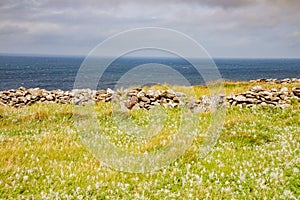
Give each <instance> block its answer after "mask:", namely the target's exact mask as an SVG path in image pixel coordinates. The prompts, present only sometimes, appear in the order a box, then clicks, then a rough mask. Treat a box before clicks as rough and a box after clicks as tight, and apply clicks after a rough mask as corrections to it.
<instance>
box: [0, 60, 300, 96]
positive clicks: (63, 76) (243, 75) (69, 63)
mask: <svg viewBox="0 0 300 200" xmlns="http://www.w3.org/2000/svg"><path fill="white" fill-rule="evenodd" d="M83 60H84V57H53V56H7V55H5V56H4V55H2V56H0V90H1V91H2V90H9V89H16V88H18V87H20V86H23V87H25V88H31V87H33V88H35V87H39V88H44V89H47V90H54V89H62V90H71V89H73V85H74V81H75V77H76V74H77V72H78V69H79V67H80V65H81V63H82V62H83ZM214 62H215V64H216V66H217V67H218V69H219V71H220V74H221V77H222V78H223V79H226V80H236V81H249V80H252V79H261V78H274V79H283V78H300V59H246V58H245V59H240V58H239V59H223V58H216V59H214ZM148 63H156V64H161V65H166V66H169V67H171V68H172V69H175V70H176V71H178V72H179V73H180V74H182V75H183V76H184V77H185V78H186V79H187V80H188V82H189V83H190V84H191V85H199V84H205V82H204V80H203V78H202V77H201V76H199V74H198V72H197V71H196V70H195V69H194V68H193V67H192V65H191V64H190V63H189V62H188V61H186V60H184V59H179V58H141V57H138V58H128V57H127V58H120V59H117V60H116V61H114V62H113V63H112V64H111V65H110V66H109V67H108V68H107V70H106V71H105V72H104V73H103V74H102V77H101V78H100V82H99V83H98V87H97V88H98V89H106V88H109V87H110V88H114V86H115V84H116V83H117V82H118V80H119V79H120V78H121V77H122V75H124V74H125V73H126V72H128V71H129V70H131V69H133V68H135V67H136V66H140V65H143V64H148ZM135 73H139V72H138V71H136V72H135ZM151 73H152V72H151ZM151 73H149V74H151ZM162 73H164V72H162ZM165 73H166V74H161V73H160V75H161V76H162V77H170V75H169V74H168V72H165ZM154 74H155V73H154ZM135 75H136V77H139V74H135ZM140 78H142V77H140ZM166 80H168V79H166ZM173 81H174V80H173ZM175 81H176V80H175ZM166 82H167V83H168V81H166ZM162 84H163V83H162Z"/></svg>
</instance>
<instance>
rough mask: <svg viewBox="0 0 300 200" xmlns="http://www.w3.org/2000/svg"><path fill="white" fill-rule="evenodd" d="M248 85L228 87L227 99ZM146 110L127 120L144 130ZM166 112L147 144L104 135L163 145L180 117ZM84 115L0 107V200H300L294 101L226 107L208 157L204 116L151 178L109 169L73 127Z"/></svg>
mask: <svg viewBox="0 0 300 200" xmlns="http://www.w3.org/2000/svg"><path fill="white" fill-rule="evenodd" d="M250 86H251V84H246V83H225V89H226V92H227V93H228V94H230V93H237V92H243V91H245V90H247V89H249V87H250ZM265 87H280V86H279V85H275V86H274V85H273V86H268V85H267V86H265ZM288 87H291V86H288ZM205 90H206V89H205V88H204V87H201V86H197V87H196V91H197V94H199V95H202V94H206V93H207V91H205ZM96 110H97V113H98V115H97V117H98V119H99V124H100V125H101V124H102V123H105V122H107V123H106V125H107V126H111V128H113V126H114V125H113V124H109V122H110V121H111V117H112V115H111V112H110V111H111V104H103V103H100V104H98V105H96ZM147 112H149V111H145V110H139V111H132V112H130V113H129V116H127V117H132V118H134V119H136V120H138V121H137V123H139V124H140V125H147V123H148V122H147V120H150V118H147V116H148V113H147ZM167 112H170V113H171V114H170V116H171V118H170V119H168V120H169V121H167V126H169V127H167V128H165V129H164V131H163V133H162V134H160V135H156V136H154V137H153V138H152V139H151V140H148V141H147V142H148V143H147V144H144V143H142V145H141V144H140V145H137V144H136V143H137V142H138V141H137V140H130V138H129V137H123V136H122V135H120V134H117V133H116V132H114V131H110V132H109V131H108V132H107V134H108V135H109V136H110V137H111V141H112V142H115V143H116V145H117V146H118V145H119V147H120V148H125V147H128V148H129V150H130V151H134V152H145V151H150V150H153V149H157V148H161V144H160V142H161V141H162V140H164V139H165V138H167V136H169V135H170V134H172V131H171V130H172V125H173V124H176V120H178V119H177V118H176V117H177V115H176V112H177V111H170V110H169V111H167ZM79 115H80V113H76V112H75V113H73V107H72V106H71V105H58V104H35V105H32V106H29V107H25V108H21V109H15V108H8V107H0V199H16V198H19V199H31V198H37V199H40V198H43V199H54V198H62V199H93V198H95V199H203V198H207V199H224V198H225V199H232V198H236V199H245V198H246V199H250V198H251V199H252V198H254V199H263V198H267V199H273V198H274V199H299V198H300V189H299V188H300V179H299V177H300V160H299V158H300V106H299V103H297V102H293V105H292V107H290V108H287V109H284V110H283V109H279V108H274V107H260V108H252V109H250V108H238V107H231V108H228V110H227V113H226V119H225V123H224V127H223V130H222V133H221V135H220V137H219V139H218V141H217V144H216V145H215V147H214V148H213V149H212V151H211V152H210V153H209V154H208V155H207V156H206V157H204V158H202V157H201V156H200V151H199V150H200V147H201V144H202V141H203V138H202V137H201V133H202V132H203V131H205V130H206V129H207V127H208V125H209V121H210V115H209V114H199V119H200V121H199V127H201V128H199V130H198V135H197V136H196V139H195V140H194V141H193V143H192V145H191V147H190V148H189V149H188V150H187V151H186V152H185V153H184V154H183V155H181V156H180V157H179V158H177V159H176V160H175V161H173V162H172V163H171V164H170V165H167V166H165V167H163V168H161V169H159V170H157V171H154V172H151V173H126V172H120V171H117V170H114V169H111V168H109V167H107V166H104V165H103V164H102V163H101V162H100V161H99V160H97V159H96V158H95V157H94V156H93V155H92V154H91V153H90V152H89V151H88V150H87V149H86V148H85V146H84V145H83V144H82V141H81V140H80V139H79V135H78V132H77V129H76V128H75V126H74V118H75V117H76V116H77V117H78V116H79ZM172 117H173V118H172ZM174 120H175V122H174ZM200 125H201V126H200ZM111 130H112V129H111ZM118 142H119V143H118ZM143 142H145V141H143ZM125 144H126V145H127V146H124V145H125ZM133 144H134V145H133ZM122 145H123V146H122Z"/></svg>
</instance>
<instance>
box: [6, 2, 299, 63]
mask: <svg viewBox="0 0 300 200" xmlns="http://www.w3.org/2000/svg"><path fill="white" fill-rule="evenodd" d="M299 10H300V1H299V0H123V1H122V0H106V1H103V0H1V1H0V53H9V54H10V53H12V54H45V55H87V54H88V53H89V52H90V51H91V50H92V49H93V48H94V47H95V46H96V45H98V44H99V43H101V42H102V41H104V40H105V39H106V38H108V37H111V36H113V35H115V34H118V33H119V32H122V31H125V30H128V29H133V28H142V27H162V28H169V29H174V30H176V31H180V32H182V33H184V34H186V35H188V36H190V37H192V38H193V39H195V40H196V41H197V42H198V43H199V44H201V45H202V46H203V47H204V48H205V49H206V50H207V52H208V53H209V54H210V55H211V56H212V57H234V58H239V57H243V58H285V57H292V58H296V57H297V58H300V12H299ZM162 42H163V41H162Z"/></svg>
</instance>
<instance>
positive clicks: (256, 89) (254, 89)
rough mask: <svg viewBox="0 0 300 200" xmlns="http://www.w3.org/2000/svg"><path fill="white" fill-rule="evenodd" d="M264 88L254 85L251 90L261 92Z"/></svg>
mask: <svg viewBox="0 0 300 200" xmlns="http://www.w3.org/2000/svg"><path fill="white" fill-rule="evenodd" d="M263 90H264V88H263V87H262V86H254V87H252V88H251V89H250V91H252V92H260V91H263Z"/></svg>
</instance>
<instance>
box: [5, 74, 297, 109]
mask: <svg viewBox="0 0 300 200" xmlns="http://www.w3.org/2000/svg"><path fill="white" fill-rule="evenodd" d="M285 80H287V79H285ZM289 80H290V81H295V80H297V81H299V79H289ZM285 82H286V81H285ZM289 83H290V82H289ZM99 101H102V102H111V101H115V102H120V103H121V105H122V106H123V107H124V108H125V109H130V110H131V109H141V108H142V109H151V108H153V107H154V106H156V105H162V106H164V107H170V108H176V107H180V106H182V105H186V106H187V107H188V108H190V109H192V110H194V111H197V112H206V111H209V110H211V109H214V108H216V107H218V106H240V107H256V106H278V107H281V108H286V107H288V106H290V105H291V103H293V102H297V101H298V102H300V88H297V87H294V88H292V89H290V90H289V89H288V88H287V87H282V88H281V89H279V90H277V89H271V90H266V89H264V88H263V87H261V86H259V85H258V86H254V87H252V88H251V89H250V90H249V91H246V92H244V93H241V94H237V95H230V96H213V97H211V96H201V97H199V98H197V99H196V98H188V97H187V96H186V95H185V94H184V93H182V92H174V91H172V90H153V89H150V90H144V89H142V88H135V89H130V90H123V91H113V90H111V89H107V90H98V91H95V90H90V89H74V90H71V91H62V90H52V91H47V90H44V89H39V88H29V89H25V88H24V87H20V88H18V89H14V90H8V91H1V92H0V106H10V107H15V108H20V107H24V106H29V105H32V104H34V103H38V102H39V103H60V104H69V103H73V104H75V105H85V104H87V103H90V102H99Z"/></svg>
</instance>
